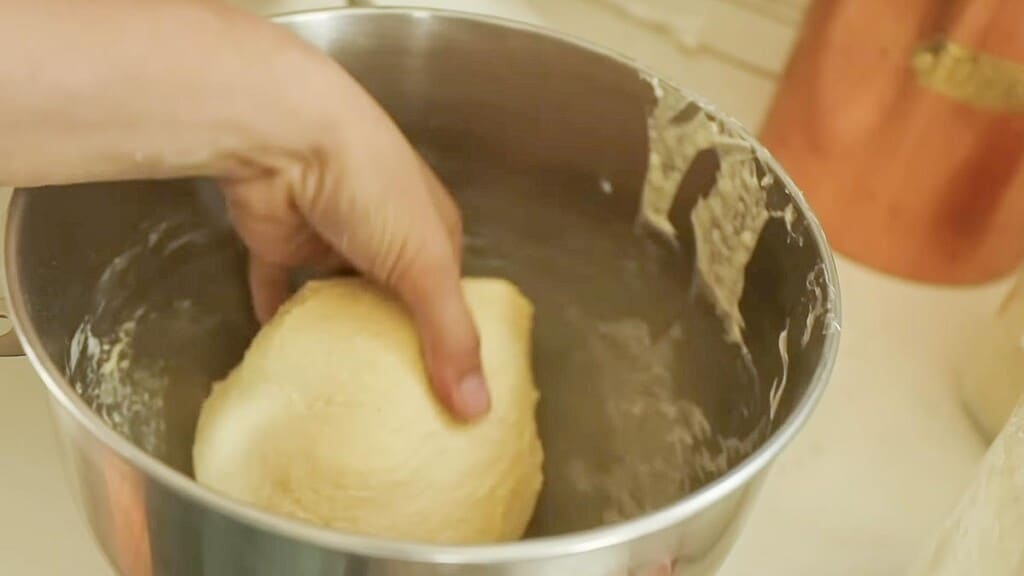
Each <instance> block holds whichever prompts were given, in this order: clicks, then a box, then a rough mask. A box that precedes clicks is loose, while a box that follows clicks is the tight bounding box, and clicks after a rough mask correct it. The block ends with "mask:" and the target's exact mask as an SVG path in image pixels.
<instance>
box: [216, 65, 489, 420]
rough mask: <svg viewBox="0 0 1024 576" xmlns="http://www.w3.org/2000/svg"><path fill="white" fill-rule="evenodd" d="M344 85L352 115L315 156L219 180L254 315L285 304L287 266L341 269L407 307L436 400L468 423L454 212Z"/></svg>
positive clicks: (466, 348)
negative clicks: (243, 253)
mask: <svg viewBox="0 0 1024 576" xmlns="http://www.w3.org/2000/svg"><path fill="white" fill-rule="evenodd" d="M339 73H340V71H339ZM350 88H351V89H352V93H351V94H349V95H348V96H347V97H346V98H345V100H344V101H345V104H346V106H348V107H349V109H350V110H351V109H352V108H360V109H361V110H362V114H360V115H358V116H357V117H355V118H353V117H351V116H350V117H349V120H350V123H348V124H347V125H346V126H344V127H343V128H339V129H338V130H337V132H336V133H335V134H333V135H331V136H330V137H329V138H328V140H326V142H328V143H327V144H326V145H324V146H323V147H322V148H319V149H315V148H311V149H309V150H306V151H303V152H304V154H300V155H299V156H297V158H299V160H298V161H296V162H295V163H294V164H289V165H287V166H285V167H283V168H282V169H278V170H274V171H272V172H269V173H267V174H260V175H258V176H255V177H244V178H229V179H224V180H223V181H222V184H223V187H224V189H225V193H226V197H227V200H228V206H229V210H230V213H231V216H232V220H233V222H234V223H235V226H236V229H237V230H238V232H239V234H240V235H241V236H242V238H243V239H244V241H245V242H246V244H247V245H248V247H249V250H250V261H249V266H250V267H249V279H250V283H251V286H252V291H253V302H254V305H255V307H256V312H257V315H258V317H259V318H260V320H261V321H266V320H268V319H269V318H270V317H271V315H272V314H273V313H274V311H275V310H276V309H277V307H278V306H280V305H281V303H282V302H284V300H285V299H286V298H287V296H288V286H287V277H288V273H289V271H290V270H292V269H294V268H296V267H311V268H315V269H321V270H329V269H332V268H336V267H339V266H341V265H347V264H351V265H352V266H354V267H355V268H356V269H358V270H360V271H362V272H363V273H364V274H367V275H368V276H370V277H371V278H373V279H375V280H377V281H378V282H380V283H381V284H383V285H384V286H386V287H388V288H390V289H392V290H394V291H395V292H396V293H397V294H398V295H399V296H400V297H401V298H402V299H403V300H404V302H405V303H406V304H407V306H408V307H409V309H410V310H411V311H412V314H413V316H414V318H415V320H416V324H417V327H418V329H419V332H420V335H421V339H422V342H423V347H424V349H423V353H424V359H425V362H426V366H427V369H428V372H429V374H430V378H431V382H432V383H433V385H434V388H435V391H436V393H437V394H438V396H439V398H440V399H441V400H442V401H443V402H444V403H445V404H446V405H447V406H448V407H449V408H450V409H451V410H452V411H453V412H454V413H455V414H456V415H459V416H462V417H466V418H472V417H476V416H480V415H482V414H483V413H485V412H486V411H487V410H488V408H489V404H490V400H489V397H488V394H487V388H486V385H485V383H484V380H483V377H482V374H481V371H480V364H479V351H478V350H479V345H478V340H477V334H476V330H475V328H474V326H473V322H472V318H471V317H470V315H469V311H468V309H467V307H466V304H465V302H464V300H463V297H462V292H461V288H460V285H459V276H460V266H459V262H460V258H461V246H462V226H461V219H460V216H459V212H458V209H457V208H456V206H455V204H454V202H453V201H452V199H451V197H450V196H449V194H448V192H447V190H445V188H444V186H443V185H442V184H441V182H440V181H439V180H438V179H437V177H436V176H435V174H434V172H433V171H432V170H431V169H430V167H429V166H427V164H426V163H425V162H424V161H423V160H422V159H421V158H420V157H419V156H418V155H417V154H416V152H415V151H414V150H413V149H412V147H411V146H410V145H409V144H408V143H407V142H406V140H405V139H404V137H403V136H402V134H401V133H400V132H399V130H398V129H397V128H396V127H395V125H394V124H393V123H392V122H391V120H390V119H389V118H388V117H387V116H386V115H385V114H384V113H383V111H381V110H380V109H379V108H378V107H377V106H376V104H374V103H373V102H372V101H371V100H370V99H369V97H368V96H366V95H365V94H363V93H362V92H361V90H358V87H357V86H355V85H354V83H353V84H352V85H351V86H350ZM327 104H328V105H329V106H330V105H333V103H330V102H329V103H327Z"/></svg>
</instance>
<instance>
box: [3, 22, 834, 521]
mask: <svg viewBox="0 0 1024 576" xmlns="http://www.w3.org/2000/svg"><path fill="white" fill-rule="evenodd" d="M283 25H286V26H289V27H291V28H292V29H293V30H294V31H296V32H297V33H298V34H300V35H302V36H303V37H304V38H306V39H307V40H309V41H310V42H313V43H314V44H316V45H318V46H319V47H321V48H322V49H324V50H325V51H327V52H329V53H331V54H332V55H333V56H335V57H336V58H337V59H338V60H339V62H341V63H342V64H343V65H345V67H346V68H347V69H348V70H349V71H350V72H351V73H352V74H354V75H355V76H356V77H357V78H358V79H359V80H360V81H361V82H363V84H364V85H365V86H366V87H367V88H368V89H369V90H370V92H371V93H373V94H374V95H375V96H376V97H377V98H378V100H380V102H381V103H382V104H383V105H384V106H385V108H387V109H388V111H389V112H390V113H391V114H392V115H393V116H394V118H395V119H396V120H397V121H398V123H399V124H400V125H401V126H402V128H403V129H404V130H405V131H406V133H407V134H408V136H409V138H410V139H411V140H412V142H413V143H414V144H415V145H416V146H417V147H418V148H419V149H420V151H421V152H422V153H423V155H424V156H425V157H426V158H427V160H428V162H429V163H430V164H431V165H432V166H433V167H434V168H435V170H436V171H437V172H438V174H439V175H440V176H441V178H442V180H444V181H445V182H446V183H447V184H448V186H449V187H450V188H451V190H452V192H453V194H454V195H455V196H456V198H457V200H458V202H459V204H460V206H461V207H462V210H463V215H464V219H465V229H466V240H465V271H466V273H467V274H471V275H494V276H502V277H505V278H508V279H510V280H512V281H514V282H515V283H517V284H518V285H519V286H520V287H521V288H522V289H523V291H524V292H525V293H526V294H527V295H528V296H529V297H530V298H531V299H532V300H533V302H534V304H535V306H536V327H535V333H534V339H535V349H534V365H535V372H536V377H537V380H538V383H539V385H540V388H541V394H542V399H541V402H540V405H539V408H538V417H539V422H540V426H541V435H542V439H543V442H544V446H545V451H546V454H547V458H546V462H545V477H546V480H545V487H544V491H543V494H542V496H541V501H540V503H539V506H538V509H537V513H536V515H535V517H534V521H533V524H532V527H531V532H530V534H531V535H550V534H561V533H567V532H573V531H577V530H582V529H587V528H592V527H595V526H599V525H602V524H606V523H609V522H614V521H619V520H624V519H628V518H632V517H635V516H637V515H640V514H642V513H644V512H647V511H650V510H653V509H657V508H660V507H662V506H665V505H667V504H669V503H672V502H675V501H677V500H679V499H681V498H684V497H685V496H686V495H687V494H690V493H692V492H693V491H695V490H697V489H699V488H700V487H701V486H704V485H705V484H707V483H708V482H711V481H713V480H715V479H716V478H719V477H720V476H722V475H723V474H725V473H726V472H727V471H729V470H730V469H731V468H733V467H735V466H737V465H739V464H740V463H741V462H742V461H743V460H744V458H746V457H747V456H748V455H750V454H751V453H752V452H753V451H754V450H756V449H757V448H758V447H760V446H761V445H762V444H763V443H764V442H766V441H767V440H768V439H769V438H770V436H771V434H772V432H773V431H775V430H777V429H778V428H779V427H780V426H783V425H784V424H785V423H786V422H787V421H788V419H789V418H790V417H791V416H792V414H793V411H794V408H795V407H796V406H797V405H798V404H799V403H800V401H801V400H802V399H803V398H804V397H805V396H806V395H807V394H808V393H809V391H811V390H812V389H813V388H814V387H816V386H819V385H820V383H819V382H816V381H815V374H816V370H817V368H818V366H819V365H820V364H821V363H822V362H823V359H824V357H825V356H826V355H827V354H830V353H832V352H834V351H832V350H831V349H830V345H827V343H828V341H829V339H828V337H827V335H828V334H829V333H830V331H831V330H833V328H834V317H833V316H832V315H831V314H832V311H833V310H834V307H835V304H836V302H835V293H834V291H833V290H832V289H831V288H832V287H831V286H830V285H829V282H830V281H831V280H833V279H832V278H831V276H830V274H831V272H830V270H831V264H830V262H829V261H828V258H829V257H828V255H827V254H828V249H827V247H826V246H825V244H824V241H823V239H822V237H821V235H820V231H819V230H818V229H817V226H816V224H815V223H814V222H813V219H812V218H811V217H810V216H809V213H808V212H807V210H806V206H805V205H804V204H803V203H802V200H799V198H798V197H797V195H796V194H797V193H796V192H795V191H794V190H792V189H791V188H790V187H789V186H788V185H787V183H788V179H787V178H786V177H785V175H784V174H781V173H780V172H779V171H778V169H777V167H776V166H775V165H774V163H773V162H772V161H771V160H770V159H769V158H768V156H767V155H766V154H765V153H764V152H763V150H761V149H760V147H759V146H758V145H757V144H756V143H755V142H753V140H751V139H750V138H749V137H748V136H747V135H746V134H745V133H743V132H742V131H740V130H739V129H738V128H737V127H736V126H735V125H733V124H732V123H731V122H730V121H728V120H726V119H723V118H721V117H720V116H719V115H718V113H717V112H715V111H714V110H712V109H710V108H708V107H706V106H705V105H703V104H702V103H700V102H697V101H694V100H692V99H690V98H688V97H685V96H684V95H681V94H679V93H678V92H676V91H675V90H674V89H672V88H671V87H666V86H661V85H659V84H658V83H657V82H652V81H651V80H649V79H648V78H646V77H645V76H644V75H642V74H640V73H638V72H637V71H636V70H635V69H634V68H633V67H631V66H629V65H628V64H626V63H623V62H621V61H619V60H617V59H614V58H611V57H609V56H607V55H604V54H601V53H599V52H596V51H591V50H587V49H584V48H581V47H579V46H577V45H574V44H571V43H568V42H565V41H563V40H559V39H556V38H553V37H549V36H546V35H543V34H538V33H534V32H530V31H525V30H520V29H517V28H514V27H511V26H505V25H501V24H496V23H491V22H485V21H481V20H478V19H468V18H462V17H459V16H451V15H449V16H441V15H436V14H435V15H432V16H430V17H414V16H410V15H408V14H390V13H387V12H379V13H358V14H347V13H345V12H334V13H328V14H319V15H305V16H295V17H291V18H289V19H287V20H285V21H284V22H283ZM663 102H672V103H674V106H675V108H674V109H672V110H669V112H671V113H670V114H667V115H666V114H664V112H665V108H664V107H663V106H662V103H663ZM659 114H661V116H659ZM695 122H696V124H695ZM681 126H683V127H689V128H688V129H687V130H683V131H679V130H676V128H679V127H681ZM694 126H698V127H700V128H701V130H704V131H703V132H702V131H701V130H694V129H692V128H693V127H694ZM708 131H710V132H708ZM706 132H707V133H712V135H713V136H714V137H713V138H711V137H707V133H706ZM666 135H670V136H673V138H666V137H665V136H666ZM676 136H678V137H676ZM737 151H739V152H737ZM737 153H739V154H740V156H737ZM736 158H740V159H741V160H742V162H743V166H744V167H746V169H749V171H750V174H751V175H752V176H753V179H750V178H748V179H746V180H742V182H740V184H742V183H743V182H746V183H747V184H750V183H751V182H752V183H753V184H752V185H748V186H747V187H746V188H743V186H739V185H737V184H736V182H734V181H733V180H735V178H734V174H733V172H731V171H730V170H731V169H732V167H735V164H734V163H735V161H736ZM673 162H674V163H675V164H677V166H676V168H675V170H676V173H677V176H678V178H677V179H676V180H672V179H671V178H669V179H668V182H669V183H670V184H671V190H670V192H671V193H672V194H671V195H670V196H671V197H670V199H669V201H668V202H667V203H666V204H665V206H663V208H664V209H663V210H662V212H661V214H662V216H663V220H664V221H663V222H662V223H661V224H662V225H660V226H655V225H652V220H651V219H650V218H647V216H646V215H647V214H648V210H647V209H648V208H649V206H648V204H649V200H650V196H649V194H646V195H645V190H646V191H647V192H648V193H649V192H650V189H651V186H652V183H653V184H658V182H655V181H653V180H652V178H654V176H652V174H653V173H654V172H655V170H653V169H652V170H648V168H649V166H653V165H654V164H655V163H657V164H658V166H660V167H662V168H664V166H666V165H668V164H672V163H673ZM662 183H663V182H662ZM730 183H731V184H730ZM737 186H739V188H737ZM722 190H739V191H738V192H737V193H736V195H733V196H729V195H728V194H725V193H723V192H722ZM752 198H754V199H758V202H755V204H757V205H756V206H755V208H756V210H759V212H757V213H758V214H761V215H763V218H762V219H761V221H760V222H759V223H758V225H757V226H756V227H755V229H754V231H755V232H756V233H755V234H753V235H752V236H751V235H750V234H747V236H743V234H744V232H745V231H746V230H747V229H745V228H742V227H741V228H739V229H738V228H736V226H733V225H732V224H735V222H734V221H733V220H730V219H729V218H725V217H722V214H726V215H728V214H732V213H735V210H733V212H730V210H731V209H732V208H730V206H732V207H733V208H735V206H736V205H739V206H747V205H748V204H750V199H752ZM730 202H731V204H730ZM737 203H738V204H737ZM17 205H18V209H17V210H15V211H12V214H15V213H16V214H17V215H16V218H18V222H17V226H16V231H15V235H17V237H18V242H17V252H16V253H15V254H14V257H13V258H12V259H11V262H12V264H10V265H11V266H13V267H14V268H15V269H16V271H17V273H16V274H12V275H11V278H12V289H13V290H15V291H18V292H19V293H21V294H23V295H24V301H25V309H26V313H27V317H28V324H30V325H31V330H33V331H34V332H35V334H36V335H37V336H38V338H39V341H40V342H41V344H42V347H43V349H44V352H45V353H46V354H47V355H49V357H50V359H51V360H52V361H53V362H54V363H55V364H56V365H58V366H62V367H65V368H66V377H67V381H68V384H69V390H73V391H74V393H76V394H79V395H81V397H82V398H83V399H85V400H86V402H87V403H88V404H89V405H90V406H91V407H92V408H93V410H94V411H95V412H96V413H97V414H98V415H99V416H100V417H101V418H102V419H103V420H104V421H105V422H106V423H107V424H108V425H110V426H111V427H113V428H115V429H116V430H118V431H119V432H121V433H122V434H124V435H125V436H127V437H128V438H129V439H131V440H132V441H133V442H134V443H135V444H137V445H138V446H139V447H140V448H142V449H143V450H145V451H146V452H148V453H150V454H152V455H153V456H155V457H157V458H159V459H160V460H161V461H163V462H165V463H166V464H167V465H168V466H171V467H173V468H175V469H177V470H179V471H181V472H184V473H186V474H189V473H190V471H191V462H190V450H191V443H192V438H193V427H194V425H195V420H196V417H197V414H198V409H199V406H200V404H201V402H202V400H203V398H205V395H206V394H207V392H208V390H209V385H210V383H211V382H212V381H214V380H216V379H218V378H220V377H221V376H223V374H224V373H225V372H226V371H227V370H228V369H230V368H231V367H232V366H233V365H234V364H235V363H236V362H237V361H238V360H239V359H240V356H241V354H242V352H243V351H244V348H245V346H246V345H247V343H248V341H249V339H250V338H251V337H252V335H253V334H254V332H255V330H256V329H257V326H256V323H255V321H254V320H253V317H252V314H251V312H250V308H249V305H250V303H249V297H248V292H247V289H246V284H245V265H244V248H243V247H242V246H241V245H240V244H239V242H238V240H237V239H236V237H235V236H234V234H233V233H232V231H231V230H230V227H229V226H228V223H227V220H226V218H225V217H224V212H223V207H222V204H221V200H220V197H219V193H218V191H217V189H216V186H215V184H214V183H212V182H208V181H203V180H184V181H172V182H123V183H98V184H89V185H76V186H62V187H48V188H40V189H35V190H31V191H19V192H18V198H17ZM723 206H724V207H723ZM702 210H703V212H702ZM709 210H710V212H709ZM744 210H748V211H749V206H748V207H747V208H744ZM716 211H717V212H716ZM700 214H718V216H719V220H717V221H716V222H717V224H713V225H712V226H711V227H710V228H709V227H708V225H707V223H706V222H704V223H702V220H701V216H700ZM744 214H746V213H744ZM734 220H735V219H734ZM755 220H756V219H755ZM730 222H732V224H730ZM666 227H667V228H669V229H671V233H669V234H666V232H665V230H666ZM748 232H749V231H748ZM730 234H731V235H732V236H735V237H736V238H740V239H744V238H745V239H746V244H744V243H743V242H740V241H739V240H735V239H733V240H735V241H733V240H730V238H732V236H730ZM723 235H724V238H725V240H723V239H722V238H723ZM744 245H749V246H748V248H749V249H746V250H745V249H744V248H743V246H744ZM709 247H710V248H709ZM716 247H717V248H716ZM744 250H745V251H744ZM736 262H739V268H738V271H739V273H738V276H737V278H738V280H739V288H738V292H735V294H734V298H733V299H734V300H735V301H734V302H733V304H734V307H735V312H736V313H738V314H739V315H740V316H741V317H742V329H741V330H739V324H738V323H737V322H736V317H735V316H730V315H729V313H728V309H729V306H728V302H726V305H723V294H724V293H728V292H729V291H728V290H724V291H723V286H724V285H723V283H722V280H721V277H720V276H721V275H720V274H719V275H717V276H716V274H717V272H715V271H716V270H719V271H720V270H722V269H728V267H729V266H730V265H735V264H736ZM730 263H731V264H730ZM709 266H710V267H709ZM716 266H718V267H717V268H716ZM723 266H724V267H725V268H723ZM296 282H297V283H298V282H301V275H297V277H296ZM726 284H728V282H726ZM730 285H732V286H734V287H735V286H736V283H735V282H733V283H732V284H730ZM726 296H728V294H726ZM726 300H728V298H726ZM737 330H739V332H737ZM737 334H739V336H740V337H739V338H736V335H737Z"/></svg>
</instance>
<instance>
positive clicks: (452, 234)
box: [420, 160, 462, 263]
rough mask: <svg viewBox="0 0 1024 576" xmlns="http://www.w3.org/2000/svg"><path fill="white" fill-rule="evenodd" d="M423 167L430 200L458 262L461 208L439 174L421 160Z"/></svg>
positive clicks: (460, 245) (460, 248)
mask: <svg viewBox="0 0 1024 576" xmlns="http://www.w3.org/2000/svg"><path fill="white" fill-rule="evenodd" d="M420 162H421V165H422V167H423V178H424V181H425V182H426V187H427V191H428V192H429V194H430V199H431V201H432V202H433V203H434V208H435V209H436V210H437V213H438V215H439V216H440V217H441V221H442V222H443V223H444V228H445V230H446V231H447V232H448V240H449V241H450V242H451V244H452V251H453V252H454V253H455V258H456V262H457V263H459V262H461V260H462V215H461V214H460V213H459V207H458V206H456V205H455V201H454V200H453V199H452V196H451V194H449V193H448V190H447V189H445V187H444V184H442V183H441V180H440V179H438V177H437V174H435V173H434V170H433V169H432V168H431V167H430V165H428V164H427V163H426V162H425V161H423V160H420Z"/></svg>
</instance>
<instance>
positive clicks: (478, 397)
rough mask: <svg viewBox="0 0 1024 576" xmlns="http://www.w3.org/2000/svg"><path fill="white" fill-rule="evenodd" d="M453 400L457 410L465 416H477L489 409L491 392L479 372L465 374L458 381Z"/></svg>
mask: <svg viewBox="0 0 1024 576" xmlns="http://www.w3.org/2000/svg"><path fill="white" fill-rule="evenodd" d="M455 402H456V403H457V405H458V406H457V407H458V410H459V412H460V413H461V414H462V415H463V416H465V417H466V418H478V417H480V416H483V415H484V414H487V412H488V411H490V409H491V394H490V392H488V391H487V382H486V381H484V377H483V376H482V375H480V374H472V375H470V376H467V377H466V378H464V379H463V380H462V382H460V383H459V389H458V393H457V394H456V395H455Z"/></svg>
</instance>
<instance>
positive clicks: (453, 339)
mask: <svg viewBox="0 0 1024 576" xmlns="http://www.w3.org/2000/svg"><path fill="white" fill-rule="evenodd" d="M398 266H399V268H398V270H399V273H398V274H396V275H395V276H393V284H394V286H393V287H394V289H395V290H396V291H397V292H398V294H399V295H400V296H401V298H402V299H403V300H404V301H405V303H406V304H407V305H408V307H409V309H410V310H411V311H412V313H413V317H414V318H415V320H416V326H417V329H418V331H419V333H420V338H421V340H422V342H423V355H424V359H425V362H426V367H427V372H428V375H429V376H430V382H431V385H432V386H433V388H434V391H435V393H436V394H437V396H438V398H439V399H440V400H441V401H442V402H443V403H444V404H445V405H446V406H447V407H448V408H449V410H451V412H452V413H453V414H454V415H455V416H457V417H460V418H463V419H466V420H472V419H476V418H479V417H481V416H483V415H485V414H486V413H487V412H488V411H489V410H490V408H491V397H490V393H489V391H488V389H487V382H486V380H485V379H484V375H483V370H482V368H481V363H480V341H479V337H478V334H477V330H476V325H475V323H474V321H473V317H472V315H471V314H470V312H469V308H468V306H467V304H466V301H465V298H464V296H463V293H462V285H461V283H460V282H459V276H458V259H457V258H455V257H454V255H453V253H452V252H451V251H450V250H449V249H447V248H446V247H443V246H440V245H438V244H435V245H434V247H433V248H428V249H424V250H420V251H417V252H415V256H412V257H411V259H410V260H407V261H403V262H399V263H398Z"/></svg>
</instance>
